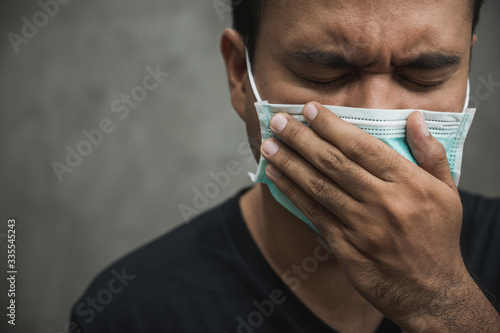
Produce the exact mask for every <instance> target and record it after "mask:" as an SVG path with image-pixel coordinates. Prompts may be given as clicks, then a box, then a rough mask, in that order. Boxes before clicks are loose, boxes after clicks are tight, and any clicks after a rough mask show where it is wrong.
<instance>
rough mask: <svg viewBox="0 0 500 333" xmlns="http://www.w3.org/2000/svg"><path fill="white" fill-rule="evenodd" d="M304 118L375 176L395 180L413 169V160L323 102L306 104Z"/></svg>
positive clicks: (347, 155)
mask: <svg viewBox="0 0 500 333" xmlns="http://www.w3.org/2000/svg"><path fill="white" fill-rule="evenodd" d="M304 117H305V118H306V120H307V121H308V123H309V124H310V126H311V128H312V129H313V130H314V131H315V132H316V133H318V134H319V135H320V136H321V137H323V138H324V139H325V140H326V141H328V142H330V143H332V144H333V145H334V146H336V147H337V148H338V149H339V150H340V151H341V152H342V153H343V154H344V155H345V156H346V157H348V158H349V159H350V160H351V161H353V162H355V163H356V164H358V165H359V166H361V167H362V168H364V169H365V170H366V171H368V172H369V173H371V174H372V175H374V176H376V177H378V178H380V179H382V180H385V181H391V182H392V181H395V180H396V179H399V178H400V177H401V176H405V175H407V174H408V173H409V172H410V169H411V165H412V163H411V162H409V161H408V160H406V159H405V158H404V157H402V156H401V155H400V154H398V153H397V152H396V151H395V150H394V149H392V148H391V147H389V146H388V145H387V144H385V143H383V142H382V141H380V140H379V139H377V138H375V137H373V136H371V135H370V134H368V133H366V132H365V131H363V130H362V129H360V128H357V127H356V126H354V125H352V124H349V123H347V122H346V121H344V120H342V119H340V118H339V117H338V116H337V115H335V114H334V113H333V112H332V111H330V110H328V109H327V108H325V107H324V106H323V105H321V104H319V103H317V102H311V103H308V104H307V105H306V106H305V107H304Z"/></svg>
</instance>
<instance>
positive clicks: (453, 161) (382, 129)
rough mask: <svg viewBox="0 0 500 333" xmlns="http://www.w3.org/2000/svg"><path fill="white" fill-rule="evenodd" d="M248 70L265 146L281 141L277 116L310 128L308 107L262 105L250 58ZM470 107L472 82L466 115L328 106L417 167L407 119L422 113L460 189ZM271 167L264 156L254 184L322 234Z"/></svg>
mask: <svg viewBox="0 0 500 333" xmlns="http://www.w3.org/2000/svg"><path fill="white" fill-rule="evenodd" d="M247 66H248V75H249V79H250V83H251V85H252V90H253V93H254V95H255V98H256V99H257V102H256V103H255V108H256V110H257V115H258V116H259V121H260V132H261V137H262V142H264V141H265V140H266V139H268V138H271V137H275V138H277V136H276V135H274V133H273V132H272V131H271V129H270V127H269V122H270V120H271V118H272V116H273V115H274V114H275V113H279V112H284V113H288V114H290V115H291V116H292V117H293V118H295V119H297V120H298V121H300V122H302V123H303V124H305V125H307V126H309V125H308V123H307V121H306V120H305V119H304V117H303V116H302V110H303V108H304V106H305V105H289V104H269V103H268V102H267V101H262V100H261V98H260V95H259V93H258V91H257V87H256V86H255V81H254V78H253V75H252V70H251V66H250V62H249V61H248V55H247ZM468 104H469V82H467V97H466V101H465V106H464V109H463V110H462V113H455V112H435V111H425V110H413V109H410V110H382V109H360V108H351V107H341V106H331V105H325V107H326V108H327V109H329V110H330V111H332V112H333V113H335V114H336V115H337V116H338V117H340V118H341V119H343V120H344V121H346V122H348V123H350V124H353V125H355V126H356V127H358V128H360V129H362V130H364V131H365V132H367V133H368V134H370V135H372V136H374V137H376V138H378V139H379V140H381V141H382V142H384V143H386V144H387V145H389V146H390V147H391V148H392V149H394V150H395V151H397V152H398V153H399V154H401V155H402V156H404V157H405V158H407V159H408V160H410V161H412V162H413V163H415V164H416V161H415V159H414V158H413V155H412V154H411V151H410V148H409V147H408V144H407V142H406V119H407V118H408V116H409V115H410V114H411V113H412V112H414V111H420V112H421V113H422V115H423V116H424V119H425V122H426V124H427V128H428V129H429V132H430V133H431V134H432V135H433V136H434V137H435V138H436V139H437V140H438V141H439V142H440V143H441V144H442V145H443V147H444V148H445V149H446V156H447V158H448V163H449V165H450V171H451V174H452V176H453V179H454V181H455V183H456V184H457V185H458V181H459V179H460V168H461V165H462V154H463V147H464V142H465V138H466V136H467V133H468V131H469V128H470V126H471V124H472V120H473V118H474V114H475V111H476V109H467V106H468ZM267 163H268V162H267V160H266V159H265V158H263V157H262V155H261V157H260V161H259V165H258V166H257V173H256V174H250V177H251V178H252V181H254V182H259V183H265V184H267V186H268V187H269V190H270V192H271V194H272V195H273V197H274V198H275V199H276V201H278V202H279V203H280V204H281V205H282V206H284V207H285V208H286V209H288V210H289V211H290V212H291V213H293V214H294V215H295V216H296V217H298V218H299V219H301V220H302V221H304V222H305V223H307V224H308V225H309V226H310V227H311V228H313V229H314V230H316V231H317V232H318V233H319V231H318V230H317V229H316V227H315V226H314V224H313V223H312V222H311V221H310V220H309V219H308V218H307V217H306V216H305V215H304V214H303V213H302V212H301V211H300V210H299V209H298V208H297V207H296V206H295V205H294V204H293V203H292V202H291V201H290V199H288V198H287V197H286V196H285V195H284V194H283V193H282V192H281V191H280V190H279V189H278V188H277V187H276V185H274V183H273V182H272V181H271V180H270V179H269V178H268V177H267V176H266V173H265V168H266V165H267Z"/></svg>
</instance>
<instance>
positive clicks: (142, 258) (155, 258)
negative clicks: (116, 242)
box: [71, 198, 237, 332]
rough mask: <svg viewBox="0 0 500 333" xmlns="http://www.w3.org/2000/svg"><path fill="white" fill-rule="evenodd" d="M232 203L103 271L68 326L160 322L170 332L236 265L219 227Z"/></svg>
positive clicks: (121, 326)
mask: <svg viewBox="0 0 500 333" xmlns="http://www.w3.org/2000/svg"><path fill="white" fill-rule="evenodd" d="M234 204H235V203H234V198H233V199H231V200H229V201H227V202H226V203H225V204H223V205H221V206H218V207H216V208H214V209H212V210H210V211H208V212H206V213H204V214H202V215H200V216H199V217H197V218H195V219H194V220H193V221H191V222H189V223H186V224H183V225H181V226H179V227H177V228H175V229H174V230H172V231H170V232H168V233H166V234H164V235H162V236H161V237H159V238H157V239H155V240H154V241H152V242H150V243H148V244H146V245H144V246H142V247H141V248H139V249H137V250H135V251H133V252H131V253H130V254H128V255H126V256H124V257H123V258H121V259H119V260H117V261H116V262H114V263H113V264H111V265H110V266H108V267H107V268H106V269H104V270H103V271H102V272H101V273H100V274H98V275H97V277H96V278H95V279H94V280H93V281H92V283H91V284H90V286H89V287H88V288H87V290H86V291H85V292H84V294H83V295H82V297H81V298H80V299H79V300H78V301H77V302H76V303H75V305H74V306H73V309H72V313H71V320H72V321H73V322H74V324H73V325H75V327H77V326H78V327H79V328H81V329H82V330H83V332H87V331H106V332H115V331H116V332H119V331H120V330H123V329H125V328H127V330H128V331H144V330H147V331H151V330H157V329H159V328H160V327H158V326H155V327H149V326H147V325H150V324H151V323H154V325H161V320H165V321H166V323H167V324H168V326H167V327H168V328H169V329H172V328H175V327H176V325H177V324H176V321H177V320H181V319H182V318H183V317H185V316H186V315H185V314H186V312H188V311H189V307H191V306H192V300H193V299H204V298H211V297H214V296H215V295H213V292H214V289H213V288H212V287H214V288H217V286H218V285H220V280H219V279H218V276H220V275H221V274H231V271H230V270H229V271H228V270H227V267H235V266H236V263H235V261H237V260H236V258H235V256H234V255H231V250H232V249H231V246H230V242H229V241H228V237H229V236H228V235H227V231H226V230H225V226H224V219H227V218H228V216H227V210H228V209H234V207H230V206H231V205H233V206H234ZM229 218H230V216H229ZM190 295H192V297H191V296H190ZM179 311H180V312H182V313H178V312H179ZM159 318H162V319H161V320H160V319H159ZM148 322H149V323H148ZM141 325H143V326H141ZM178 325H179V327H180V324H178ZM131 326H132V327H131ZM133 326H136V327H133ZM163 328H164V327H161V329H163ZM74 332H81V331H78V330H74Z"/></svg>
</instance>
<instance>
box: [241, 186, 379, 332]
mask: <svg viewBox="0 0 500 333" xmlns="http://www.w3.org/2000/svg"><path fill="white" fill-rule="evenodd" d="M240 207H241V212H242V215H243V219H244V220H245V223H246V225H247V227H248V229H249V231H250V234H251V235H252V237H253V239H254V241H255V243H256V244H257V246H258V248H259V249H260V251H261V252H262V254H263V256H264V257H265V258H266V260H267V262H268V263H269V265H270V266H271V267H272V269H273V270H274V271H275V272H276V274H278V276H280V277H281V279H282V280H283V282H284V283H285V284H286V285H287V286H288V287H289V288H290V289H291V290H292V291H293V292H294V293H295V295H297V297H298V298H299V299H300V300H301V301H302V302H303V303H304V304H305V305H306V306H307V307H308V308H309V309H310V310H311V311H312V312H313V313H315V314H316V316H318V317H319V318H321V319H322V320H323V321H324V322H325V323H327V324H328V325H329V326H330V327H334V328H337V329H342V330H343V331H345V332H366V331H374V329H375V328H376V327H377V325H378V324H379V323H380V321H381V319H382V317H383V316H382V314H381V313H380V312H378V311H377V310H376V309H375V308H373V307H372V306H371V304H369V303H368V302H367V301H366V300H365V299H364V298H363V297H361V295H360V294H359V293H358V292H357V291H356V290H355V289H354V287H353V286H352V285H351V283H350V282H349V280H348V279H347V277H346V275H345V274H344V272H343V270H342V267H341V265H340V264H339V262H338V260H337V258H336V257H335V254H334V253H332V251H331V249H330V247H329V246H328V243H327V242H326V240H324V238H323V237H321V236H320V235H319V234H318V233H316V232H315V231H314V230H313V229H311V228H310V227H309V226H308V225H307V224H306V223H304V222H302V221H301V220H299V219H298V218H297V217H295V215H293V214H292V213H290V212H289V211H288V210H287V209H286V208H284V207H283V206H281V205H280V204H279V203H278V202H277V201H276V200H275V199H274V198H273V196H272V194H271V193H270V192H269V189H268V187H267V186H266V185H264V184H257V185H256V186H254V187H253V188H252V189H250V190H249V191H247V192H246V193H245V194H244V195H243V196H242V197H241V198H240ZM360 316H361V317H360ZM360 318H362V319H363V320H361V319H360ZM367 327H368V329H367Z"/></svg>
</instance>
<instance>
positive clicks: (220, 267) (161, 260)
mask: <svg viewBox="0 0 500 333" xmlns="http://www.w3.org/2000/svg"><path fill="white" fill-rule="evenodd" d="M245 191H246V189H245V190H242V191H240V192H239V193H238V194H237V195H236V196H234V197H232V198H231V199H229V200H228V201H226V202H225V203H224V204H222V205H220V206H218V207H216V208H214V209H212V210H210V211H208V212H206V213H204V214H202V215H200V216H198V217H197V218H195V219H194V220H193V221H191V222H189V223H187V224H184V225H181V226H179V227H177V228H176V229H174V230H173V231H171V232H169V233H167V234H165V235H163V236H161V237H160V238H158V239H156V240H154V241H153V242H151V243H149V244H147V245H145V246H143V247H142V248H140V249H138V250H136V251H134V252H132V253H131V254H129V255H127V256H125V257H124V258H122V259H120V260H118V261H117V262H115V263H114V264H112V265H111V266H109V267H108V268H106V269H105V270H104V271H102V272H101V273H100V274H99V275H98V276H97V277H96V279H95V280H94V281H93V282H92V283H91V285H90V286H89V288H88V289H87V290H86V291H85V293H84V295H83V296H82V297H81V298H80V299H79V300H78V301H77V302H76V303H75V305H74V307H73V309H72V313H71V323H70V324H69V327H68V328H69V329H68V331H69V332H120V333H123V332H204V333H207V332H216V333H231V332H238V333H253V332H255V333H257V332H287V333H288V332H314V333H322V332H325V333H334V332H336V331H335V330H334V329H332V328H330V327H329V326H327V325H326V324H325V323H324V322H323V321H322V320H321V319H319V318H318V317H317V316H316V315H314V314H313V313H312V312H311V311H310V310H309V309H308V308H307V307H306V306H305V305H304V304H303V303H302V302H301V301H300V300H299V298H297V297H296V296H295V294H294V293H293V292H292V290H291V289H289V288H288V287H287V285H286V284H285V283H284V282H283V281H282V280H281V279H280V277H279V276H278V275H277V274H276V273H275V272H274V271H273V270H272V268H271V267H270V266H269V264H268V263H267V261H266V260H265V258H264V257H263V255H262V253H261V252H260V250H259V249H258V247H257V245H256V244H255V242H254V241H253V239H252V237H251V235H250V233H249V231H248V229H247V227H246V224H245V222H244V220H243V217H242V215H241V211H240V208H239V197H240V196H241V195H242V194H243V193H244V192H245ZM461 194H462V201H463V205H464V220H463V230H462V245H463V253H464V256H465V257H466V260H467V262H468V264H469V267H470V270H471V272H472V273H473V274H474V275H475V276H476V278H477V279H478V283H479V284H480V286H481V287H483V288H485V290H488V291H489V293H490V296H491V295H493V296H496V297H498V296H499V295H500V199H499V200H489V199H485V198H482V197H479V196H475V195H470V194H465V193H461ZM377 332H400V330H399V328H398V327H397V326H396V325H394V324H393V323H392V322H390V321H389V320H388V319H384V320H383V321H382V323H381V326H380V327H379V329H378V331H377Z"/></svg>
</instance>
